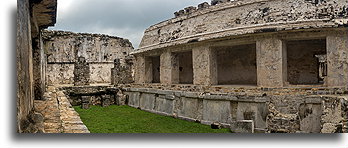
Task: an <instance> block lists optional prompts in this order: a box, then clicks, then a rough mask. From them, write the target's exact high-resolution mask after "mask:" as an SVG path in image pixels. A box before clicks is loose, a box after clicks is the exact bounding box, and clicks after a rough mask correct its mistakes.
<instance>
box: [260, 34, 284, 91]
mask: <svg viewBox="0 0 348 148" xmlns="http://www.w3.org/2000/svg"><path fill="white" fill-rule="evenodd" d="M256 55H257V84H258V86H259V87H283V86H284V83H285V82H286V80H287V62H286V61H287V60H286V58H287V56H286V45H285V43H284V42H283V41H282V40H280V39H278V38H273V37H271V38H264V39H261V40H259V41H257V43H256Z"/></svg>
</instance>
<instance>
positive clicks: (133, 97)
mask: <svg viewBox="0 0 348 148" xmlns="http://www.w3.org/2000/svg"><path fill="white" fill-rule="evenodd" d="M126 94H128V105H129V106H132V107H139V106H140V93H139V92H127V93H126Z"/></svg>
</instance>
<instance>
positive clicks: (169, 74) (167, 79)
mask: <svg viewBox="0 0 348 148" xmlns="http://www.w3.org/2000/svg"><path fill="white" fill-rule="evenodd" d="M160 70H161V74H160V77H161V83H162V84H178V83H179V63H178V59H177V56H176V54H175V53H172V52H170V51H169V50H168V51H165V52H164V53H162V54H161V68H160Z"/></svg>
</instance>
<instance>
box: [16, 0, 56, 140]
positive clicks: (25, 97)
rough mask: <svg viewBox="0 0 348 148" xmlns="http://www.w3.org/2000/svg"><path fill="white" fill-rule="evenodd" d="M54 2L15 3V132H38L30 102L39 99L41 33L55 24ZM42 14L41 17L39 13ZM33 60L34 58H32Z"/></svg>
mask: <svg viewBox="0 0 348 148" xmlns="http://www.w3.org/2000/svg"><path fill="white" fill-rule="evenodd" d="M56 6H57V1H56V0H42V1H39V2H32V1H29V0H20V1H17V40H16V42H17V44H16V45H17V47H16V56H17V126H16V127H17V132H19V133H23V132H29V133H36V132H40V126H41V127H42V124H41V123H42V122H43V121H42V120H43V119H42V116H41V115H40V114H37V113H35V111H34V108H33V104H34V99H41V98H42V95H43V92H42V91H43V90H44V88H42V83H40V80H41V78H42V77H43V76H42V74H43V73H42V72H43V71H42V67H41V66H42V65H40V64H41V62H42V61H43V60H44V59H43V57H42V56H41V55H40V53H41V52H42V50H41V49H42V44H41V43H42V39H41V36H40V33H41V29H42V28H46V27H48V26H52V25H54V24H55V18H56V8H57V7H56ZM43 12H44V13H43ZM34 56H35V58H34Z"/></svg>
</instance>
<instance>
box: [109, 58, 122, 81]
mask: <svg viewBox="0 0 348 148" xmlns="http://www.w3.org/2000/svg"><path fill="white" fill-rule="evenodd" d="M120 71H121V62H120V59H115V60H114V68H111V84H112V85H117V84H120V83H121V81H122V80H121V78H120V77H121V76H120Z"/></svg>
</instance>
